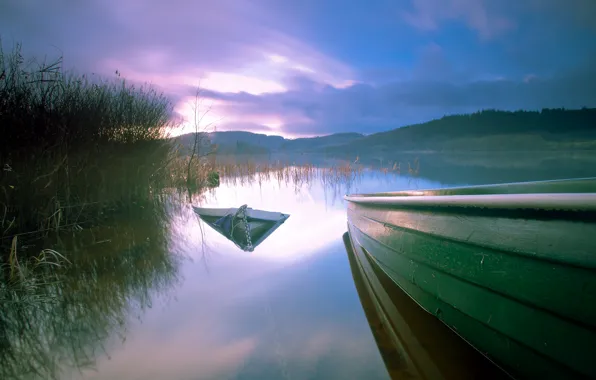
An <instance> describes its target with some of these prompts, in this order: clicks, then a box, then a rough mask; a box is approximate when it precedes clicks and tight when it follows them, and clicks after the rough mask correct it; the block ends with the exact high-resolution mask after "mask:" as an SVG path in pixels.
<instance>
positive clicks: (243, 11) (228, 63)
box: [0, 0, 596, 137]
mask: <svg viewBox="0 0 596 380" xmlns="http://www.w3.org/2000/svg"><path fill="white" fill-rule="evenodd" d="M595 19H596V1H594V0H366V1H364V0H351V1H348V0H343V1H339V0H300V1H299V0H167V1H166V0H85V1H78V0H0V36H1V37H2V40H3V45H4V47H5V48H7V47H8V48H10V47H11V46H12V45H13V44H14V43H15V42H22V43H23V48H24V50H25V52H26V53H28V54H35V55H38V56H39V55H42V56H43V55H47V56H49V57H51V56H55V55H57V54H60V53H62V54H63V55H64V58H65V64H66V66H67V67H75V68H76V69H77V70H78V71H79V72H96V73H101V74H103V75H107V76H110V75H114V72H115V70H119V71H120V72H121V73H122V75H123V76H124V77H126V78H128V79H130V80H134V81H139V82H150V83H152V84H153V85H155V86H159V87H160V88H161V89H162V90H163V91H164V92H166V93H167V94H168V95H169V96H171V98H172V100H173V101H174V102H175V104H176V110H177V112H179V113H180V114H181V115H182V116H185V117H187V118H190V117H191V116H192V104H193V102H192V100H193V99H194V95H195V94H196V91H197V87H198V86H200V88H201V93H200V95H201V103H200V104H201V111H200V112H202V110H206V109H207V108H209V109H210V111H209V113H208V115H207V116H205V117H204V119H203V123H204V124H205V125H207V124H210V123H213V125H215V126H217V129H218V130H248V131H254V132H262V133H267V134H280V135H284V136H289V137H296V136H313V135H321V134H329V133H335V132H347V131H357V132H363V133H374V132H377V131H381V130H387V129H392V128H396V127H399V126H403V125H407V124H410V123H416V122H422V121H426V120H429V119H432V118H435V117H440V116H443V115H445V114H452V113H462V112H470V111H476V110H478V109H483V108H499V109H520V108H525V109H537V108H542V107H568V108H576V107H582V106H588V107H590V106H596V22H594V20H595Z"/></svg>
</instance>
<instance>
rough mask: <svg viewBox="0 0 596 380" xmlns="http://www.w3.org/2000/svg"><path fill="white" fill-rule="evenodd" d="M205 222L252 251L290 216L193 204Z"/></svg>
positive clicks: (241, 246) (238, 245)
mask: <svg viewBox="0 0 596 380" xmlns="http://www.w3.org/2000/svg"><path fill="white" fill-rule="evenodd" d="M193 210H194V211H195V213H196V214H197V215H198V216H199V217H200V218H201V220H203V221H204V222H205V223H206V224H208V225H209V226H211V227H212V228H213V229H214V230H216V231H217V232H219V233H220V234H222V235H223V236H225V237H226V238H227V239H229V240H230V241H232V242H233V243H234V244H235V245H236V246H237V247H238V248H240V249H242V250H243V251H248V252H252V251H253V250H254V249H255V248H256V247H257V246H258V245H259V244H261V243H262V242H263V241H265V239H266V238H267V237H269V235H271V234H272V233H273V231H275V230H276V229H277V228H278V227H279V226H281V225H282V224H283V222H285V221H286V219H288V218H289V217H290V215H288V214H282V213H280V212H271V211H263V210H254V209H252V208H250V207H247V206H246V205H243V206H241V207H239V208H203V207H195V206H193Z"/></svg>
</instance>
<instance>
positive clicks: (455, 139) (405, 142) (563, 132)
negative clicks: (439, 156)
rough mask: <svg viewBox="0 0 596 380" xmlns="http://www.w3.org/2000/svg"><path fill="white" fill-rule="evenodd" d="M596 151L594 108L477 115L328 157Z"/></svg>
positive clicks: (362, 142)
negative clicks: (412, 153)
mask: <svg viewBox="0 0 596 380" xmlns="http://www.w3.org/2000/svg"><path fill="white" fill-rule="evenodd" d="M564 149H567V150H577V149H596V108H584V109H581V110H565V109H543V110H542V111H515V112H508V111H495V110H488V111H481V112H476V113H473V114H466V115H452V116H445V117H443V118H441V119H436V120H432V121H429V122H426V123H422V124H416V125H410V126H405V127H401V128H397V129H393V130H391V131H387V132H381V133H375V134H372V135H369V136H366V137H363V138H361V139H358V140H355V141H352V142H349V143H347V144H344V145H342V146H341V147H331V148H327V149H325V151H326V152H327V153H331V154H341V153H346V154H349V155H350V156H354V155H367V154H378V153H381V152H396V151H401V152H408V151H410V152H416V151H417V152H429V151H433V152H438V151H494V150H500V151H504V150H512V151H513V150H518V151H519V150H522V151H523V150H564Z"/></svg>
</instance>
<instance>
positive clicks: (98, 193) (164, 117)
mask: <svg viewBox="0 0 596 380" xmlns="http://www.w3.org/2000/svg"><path fill="white" fill-rule="evenodd" d="M1 45H2V44H1V43H0V263H2V262H4V263H6V261H7V256H8V255H9V252H10V250H11V249H12V247H13V242H15V241H16V242H17V243H19V244H17V246H16V248H15V249H17V250H19V249H20V248H22V247H23V246H26V245H29V244H30V242H31V241H33V242H36V241H39V240H40V239H42V238H45V237H46V236H47V235H48V233H50V232H56V231H64V230H73V229H74V230H77V229H81V228H82V227H83V226H85V225H90V224H93V223H96V222H97V221H98V220H101V219H102V218H105V217H108V216H109V215H110V214H111V213H114V212H126V208H127V207H129V206H130V205H133V204H139V203H143V202H151V200H152V198H153V197H154V196H155V195H156V194H157V193H159V191H160V189H163V188H165V187H167V186H169V185H170V182H169V181H168V178H167V177H168V176H167V175H166V173H167V172H168V170H169V167H170V166H169V165H170V164H171V162H172V161H173V160H174V159H175V157H176V154H175V151H174V150H175V146H174V145H173V144H171V143H170V142H168V141H167V140H164V139H163V137H164V133H165V131H167V130H168V129H169V128H171V127H172V124H171V121H170V120H172V118H171V116H172V106H171V104H170V102H169V101H168V99H167V98H166V97H165V96H163V95H162V94H160V93H158V92H156V91H155V90H154V89H152V88H150V87H144V86H140V87H137V86H136V85H134V84H129V83H127V82H126V81H125V80H124V79H121V78H120V76H119V74H118V75H117V77H116V78H115V79H113V80H107V79H102V78H100V77H95V76H92V77H89V76H86V75H75V74H72V73H65V72H63V70H62V67H61V64H62V59H61V58H60V59H57V60H55V61H53V62H50V63H46V62H38V61H35V60H25V58H24V57H23V54H22V50H21V46H20V45H17V46H16V47H15V48H14V50H13V51H12V52H10V53H5V51H4V50H2V46H1ZM15 238H16V239H17V240H14V239H15Z"/></svg>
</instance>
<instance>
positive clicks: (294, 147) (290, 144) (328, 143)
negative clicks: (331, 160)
mask: <svg viewBox="0 0 596 380" xmlns="http://www.w3.org/2000/svg"><path fill="white" fill-rule="evenodd" d="M363 137H364V135H363V134H361V133H354V132H352V133H336V134H333V135H327V136H319V137H310V138H299V139H293V140H285V142H284V144H283V145H282V146H281V150H282V151H288V152H296V151H300V152H311V151H314V150H318V149H321V148H329V147H333V146H340V145H345V144H348V143H351V142H354V141H357V140H359V139H361V138H363Z"/></svg>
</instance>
